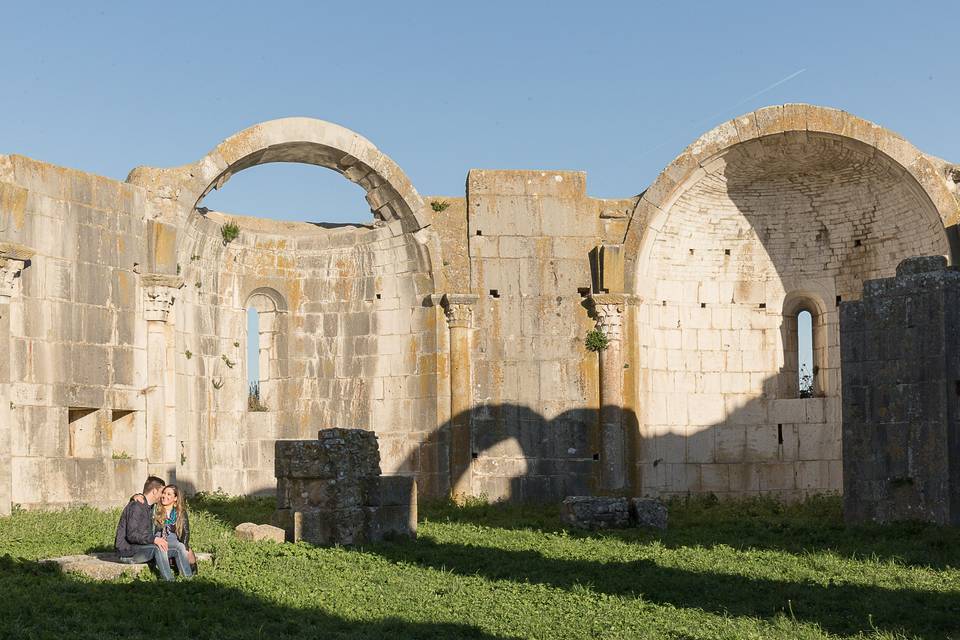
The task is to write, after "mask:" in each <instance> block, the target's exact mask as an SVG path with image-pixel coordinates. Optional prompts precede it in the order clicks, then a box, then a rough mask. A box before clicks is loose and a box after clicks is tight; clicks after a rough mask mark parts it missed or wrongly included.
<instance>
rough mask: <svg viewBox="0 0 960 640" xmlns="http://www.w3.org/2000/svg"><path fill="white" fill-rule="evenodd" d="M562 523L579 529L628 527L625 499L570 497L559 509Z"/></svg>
mask: <svg viewBox="0 0 960 640" xmlns="http://www.w3.org/2000/svg"><path fill="white" fill-rule="evenodd" d="M560 518H561V519H562V520H563V522H564V523H566V524H568V525H570V526H573V527H577V528H579V529H588V530H596V529H621V528H624V527H628V526H630V507H629V505H628V503H627V499H626V498H608V497H597V496H570V497H568V498H564V500H563V503H562V504H561V507H560Z"/></svg>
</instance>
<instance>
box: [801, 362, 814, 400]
mask: <svg viewBox="0 0 960 640" xmlns="http://www.w3.org/2000/svg"><path fill="white" fill-rule="evenodd" d="M800 397H801V398H812V397H813V374H811V373H810V371H809V370H808V369H807V365H805V364H804V365H801V367H800Z"/></svg>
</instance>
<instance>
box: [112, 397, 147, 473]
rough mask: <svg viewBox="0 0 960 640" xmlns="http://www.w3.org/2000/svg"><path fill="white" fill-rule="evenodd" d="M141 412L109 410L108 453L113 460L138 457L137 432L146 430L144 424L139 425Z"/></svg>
mask: <svg viewBox="0 0 960 640" xmlns="http://www.w3.org/2000/svg"><path fill="white" fill-rule="evenodd" d="M140 417H141V414H140V413H139V412H137V411H133V410H131V409H113V410H112V411H110V428H109V430H108V434H109V436H110V453H111V455H112V456H113V458H114V459H115V460H125V459H128V458H137V457H140V452H139V451H138V447H137V443H138V441H139V440H140V438H138V437H137V436H138V434H140V433H144V434H145V432H146V425H145V424H144V425H142V427H141V425H140V421H139V420H138V418H140Z"/></svg>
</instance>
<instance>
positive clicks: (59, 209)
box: [0, 156, 149, 507]
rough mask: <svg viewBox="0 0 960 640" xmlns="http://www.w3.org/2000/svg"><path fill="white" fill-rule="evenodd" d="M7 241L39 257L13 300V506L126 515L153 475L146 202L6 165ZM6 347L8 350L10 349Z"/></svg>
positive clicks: (95, 183)
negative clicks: (114, 510) (127, 500)
mask: <svg viewBox="0 0 960 640" xmlns="http://www.w3.org/2000/svg"><path fill="white" fill-rule="evenodd" d="M0 203H2V212H0V235H2V237H3V240H5V241H10V242H17V243H20V244H23V245H26V246H29V247H31V248H32V249H33V250H34V251H35V254H34V255H33V256H32V258H31V259H30V261H29V266H27V267H26V268H25V269H24V270H23V272H22V274H21V275H20V277H19V278H18V279H19V280H20V281H21V285H20V289H19V293H18V295H16V296H14V297H13V298H12V299H11V301H10V316H9V332H10V338H9V350H7V349H8V345H7V344H3V345H0V350H2V352H3V353H4V354H5V356H6V357H8V358H9V363H10V379H11V382H12V384H11V385H10V394H9V403H10V414H9V415H10V420H11V425H10V426H11V439H10V459H11V465H12V469H11V473H12V479H13V482H12V491H11V496H10V499H11V500H12V502H13V503H14V504H20V505H23V506H24V507H35V506H40V505H44V506H67V505H72V504H80V503H85V504H94V505H110V504H115V503H116V502H117V501H118V500H120V499H122V498H123V497H124V496H129V494H130V493H131V491H132V490H133V489H135V488H136V487H137V486H138V484H142V482H143V477H144V476H145V475H146V471H147V465H146V463H145V461H144V460H145V457H146V447H147V439H146V430H145V417H144V411H143V409H144V403H143V390H144V387H145V386H146V384H145V357H146V353H145V340H146V336H145V331H144V327H142V326H141V325H140V324H139V323H138V315H139V314H140V313H141V312H142V301H141V299H140V297H139V296H138V294H139V289H138V275H137V271H138V270H140V269H144V270H146V268H148V264H147V263H148V260H147V256H146V251H145V243H144V242H142V239H144V238H146V237H147V236H148V234H149V231H148V224H149V223H148V222H147V221H145V220H144V217H143V214H142V209H143V194H142V193H139V192H138V190H137V189H136V188H133V187H130V186H129V185H124V184H121V183H118V182H115V181H112V180H108V179H106V178H101V177H99V176H93V175H91V174H87V173H82V172H80V171H73V170H69V169H63V168H60V167H54V166H51V165H49V164H45V163H42V162H36V161H33V160H30V159H28V158H24V157H20V156H3V157H0ZM5 342H6V341H5Z"/></svg>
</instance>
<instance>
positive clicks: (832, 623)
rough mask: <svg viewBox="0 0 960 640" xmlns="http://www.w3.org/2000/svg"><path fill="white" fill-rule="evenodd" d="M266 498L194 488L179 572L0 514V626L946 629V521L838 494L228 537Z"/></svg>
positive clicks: (521, 633) (595, 634)
mask: <svg viewBox="0 0 960 640" xmlns="http://www.w3.org/2000/svg"><path fill="white" fill-rule="evenodd" d="M271 510H272V504H271V502H270V501H268V500H262V499H261V500H246V499H243V500H241V499H228V498H222V497H207V498H202V499H198V500H197V501H196V502H195V504H194V513H193V518H192V521H193V525H194V534H193V540H194V544H195V547H196V548H197V549H198V550H201V551H213V552H215V553H216V554H217V557H216V561H215V563H214V564H213V565H205V566H203V567H202V568H201V574H200V576H199V577H198V578H197V579H195V580H194V581H192V582H177V583H173V584H166V583H162V582H159V581H158V580H156V579H155V578H154V577H153V576H152V575H151V576H149V577H147V578H144V579H138V580H129V579H127V580H124V581H117V582H110V583H99V582H92V581H87V580H84V579H82V578H80V577H77V576H73V575H62V574H59V573H57V572H55V571H53V570H50V569H48V568H46V567H44V566H41V565H39V564H38V563H37V562H36V560H38V559H39V558H43V557H49V556H55V555H64V554H72V553H79V552H84V551H88V550H93V549H102V548H104V549H105V548H109V546H110V545H111V543H112V539H113V529H114V526H115V522H116V518H117V515H118V514H117V513H116V512H112V513H103V512H99V511H94V510H89V509H75V510H71V511H63V512H56V513H36V512H23V511H20V512H17V513H15V514H14V515H13V516H12V517H10V518H4V519H0V594H2V597H0V638H61V637H70V638H72V639H78V638H228V637H229V638H269V639H271V640H276V639H279V638H390V639H391V640H398V639H401V638H738V639H739V638H833V637H867V638H903V637H906V638H914V637H916V638H955V639H960V532H958V531H957V530H954V529H944V528H937V527H930V526H922V525H916V524H904V525H897V526H891V527H869V528H857V529H846V528H844V526H843V524H842V522H841V518H840V505H839V501H838V500H837V499H835V498H820V499H814V500H810V501H808V502H806V503H804V504H801V505H795V506H791V507H787V508H785V507H782V506H780V505H778V504H777V503H775V502H772V501H745V502H735V503H717V502H714V501H710V500H691V501H684V502H676V503H673V504H671V511H670V513H671V515H670V517H671V527H670V530H669V531H667V532H665V533H659V532H647V531H636V530H634V531H625V532H617V533H604V534H585V533H575V532H571V531H567V530H564V529H563V528H562V527H560V526H559V522H558V515H557V510H556V509H555V508H544V507H517V506H502V505H482V504H475V505H469V506H466V507H456V506H453V505H449V504H436V505H426V506H422V507H421V516H422V522H421V525H420V535H419V538H418V539H417V540H416V541H406V542H397V543H384V544H379V545H371V546H367V547H364V548H362V549H347V548H330V549H319V548H313V547H310V546H308V545H305V544H297V545H276V544H272V543H266V542H264V543H250V542H240V541H237V540H235V539H233V537H232V527H233V526H234V525H235V524H237V523H239V522H243V521H248V520H252V521H260V522H266V521H267V518H268V517H269V514H270V512H271Z"/></svg>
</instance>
